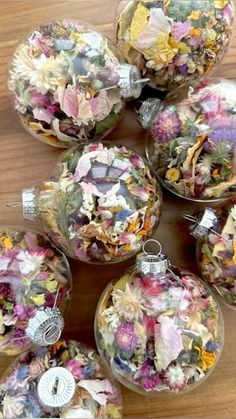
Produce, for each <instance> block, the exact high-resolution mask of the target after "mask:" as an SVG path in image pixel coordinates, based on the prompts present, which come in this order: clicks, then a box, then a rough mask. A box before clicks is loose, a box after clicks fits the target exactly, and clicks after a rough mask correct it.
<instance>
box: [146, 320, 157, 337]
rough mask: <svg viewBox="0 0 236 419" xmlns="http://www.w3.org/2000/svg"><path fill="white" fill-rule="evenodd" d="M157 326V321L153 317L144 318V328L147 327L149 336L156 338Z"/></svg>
mask: <svg viewBox="0 0 236 419" xmlns="http://www.w3.org/2000/svg"><path fill="white" fill-rule="evenodd" d="M155 324H156V319H155V318H154V317H151V316H144V318H143V326H144V327H145V329H146V331H147V333H148V335H149V336H154V326H155Z"/></svg>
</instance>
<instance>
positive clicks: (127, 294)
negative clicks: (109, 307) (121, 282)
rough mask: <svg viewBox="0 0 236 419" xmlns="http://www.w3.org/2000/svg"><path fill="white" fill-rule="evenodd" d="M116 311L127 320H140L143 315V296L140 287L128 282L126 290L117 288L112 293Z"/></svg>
mask: <svg viewBox="0 0 236 419" xmlns="http://www.w3.org/2000/svg"><path fill="white" fill-rule="evenodd" d="M112 299H113V304H114V312H116V313H117V315H119V316H121V317H124V318H125V319H126V320H130V321H131V320H138V319H139V318H142V317H143V311H142V309H143V303H144V300H143V297H142V292H141V290H139V289H138V288H134V287H131V286H130V285H129V284H126V287H125V289H124V290H119V289H117V290H115V291H113V293H112Z"/></svg>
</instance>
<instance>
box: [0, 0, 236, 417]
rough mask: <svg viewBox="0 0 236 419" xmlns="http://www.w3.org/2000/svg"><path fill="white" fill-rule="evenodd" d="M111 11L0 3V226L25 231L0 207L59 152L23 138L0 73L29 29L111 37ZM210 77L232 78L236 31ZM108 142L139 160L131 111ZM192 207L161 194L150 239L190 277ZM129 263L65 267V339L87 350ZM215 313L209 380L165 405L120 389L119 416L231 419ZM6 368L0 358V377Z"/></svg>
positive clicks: (232, 368) (53, 3) (235, 341)
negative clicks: (67, 27)
mask: <svg viewBox="0 0 236 419" xmlns="http://www.w3.org/2000/svg"><path fill="white" fill-rule="evenodd" d="M115 7H116V0H67V1H64V0H39V1H37V0H22V1H21V0H1V1H0V224H4V225H7V224H15V225H28V226H29V225H30V224H29V223H28V224H27V223H25V222H24V221H23V218H22V215H21V210H20V208H18V209H17V208H16V209H9V208H7V207H6V203H7V202H12V201H14V200H16V199H17V197H18V196H19V191H20V190H21V189H22V188H24V187H28V186H32V185H35V184H38V183H39V182H40V181H42V180H43V179H44V177H45V176H46V174H47V173H48V172H49V171H50V168H51V167H52V165H53V163H54V162H55V161H56V159H57V157H58V155H59V153H60V152H61V151H60V150H59V149H55V148H52V147H50V146H48V145H44V144H43V143H41V142H39V141H37V140H35V139H34V138H33V137H31V136H30V135H29V134H28V133H26V132H25V131H24V129H23V128H22V127H21V125H20V123H19V121H18V118H17V116H16V115H15V113H14V111H13V107H12V103H11V100H10V98H9V94H8V90H7V70H8V64H9V60H10V56H11V54H12V52H13V51H14V48H15V46H16V44H17V42H19V40H21V39H22V38H23V37H24V36H25V34H27V32H29V31H30V30H31V29H32V28H33V27H34V26H35V25H38V24H39V23H42V22H46V21H48V20H50V19H54V18H62V17H67V18H73V19H78V20H85V21H90V22H91V23H93V24H94V25H97V26H98V27H99V28H100V29H101V30H103V31H104V32H105V33H106V34H108V35H109V36H111V37H112V35H113V26H112V23H113V18H114V11H115ZM216 74H217V75H220V76H223V77H227V78H236V30H235V31H234V35H233V38H232V41H231V45H230V48H229V51H228V54H227V56H226V57H225V59H224V61H223V64H222V65H221V66H220V67H219V68H218V70H217V72H216ZM108 139H111V140H114V141H116V142H119V143H122V144H126V145H130V146H132V147H135V148H136V149H137V150H139V151H140V152H142V153H144V140H145V131H144V130H143V129H142V128H140V126H139V125H138V124H137V122H136V116H135V112H134V111H133V109H132V104H130V105H129V107H128V110H127V111H126V113H125V116H124V119H123V120H122V122H121V123H120V125H119V126H118V128H117V129H116V130H115V131H114V132H113V133H112V134H111V135H110V137H109V138H108ZM196 207H199V204H194V203H191V202H188V201H184V200H183V199H178V198H176V197H174V196H173V195H171V194H169V193H167V192H165V191H164V208H163V216H162V219H161V223H160V225H159V227H158V230H157V232H156V237H157V238H158V239H159V240H160V241H161V242H162V243H163V247H164V250H165V252H166V253H167V254H168V255H169V257H170V258H171V260H172V262H173V263H174V264H177V265H182V266H184V267H185V268H187V269H189V270H192V271H194V272H197V267H196V264H195V242H194V239H193V238H192V237H190V235H189V234H188V232H187V224H186V222H185V221H184V220H183V218H182V214H183V213H184V212H192V211H193V210H194V209H195V208H196ZM131 262H132V261H128V262H125V263H122V264H119V265H118V266H117V265H116V266H110V267H97V266H96V267H94V266H89V265H86V264H83V263H79V262H75V261H72V262H71V268H72V273H73V281H74V282H73V283H74V289H73V298H72V302H71V306H70V309H69V310H68V312H67V315H66V328H65V331H64V336H65V337H66V338H74V339H75V338H76V339H78V340H82V341H85V342H86V343H88V344H91V345H94V336H93V320H94V311H95V307H96V304H97V301H98V298H99V296H100V294H101V292H102V290H103V288H104V287H105V285H106V284H107V283H108V281H110V280H111V279H112V278H113V277H114V276H115V275H116V274H117V272H121V270H122V269H124V268H125V267H127V266H129V265H130V263H131ZM222 310H223V314H224V319H225V346H224V349H223V354H222V356H221V359H220V361H219V363H218V365H217V367H216V369H215V370H214V372H213V373H212V375H211V376H210V377H209V379H208V380H207V381H206V382H205V383H203V384H202V385H201V386H199V387H198V388H197V389H196V390H194V391H192V392H190V393H188V394H187V395H184V396H173V397H171V398H170V397H165V398H164V397H155V398H154V397H142V396H140V395H137V394H135V393H133V392H131V391H130V390H127V389H125V388H123V389H122V390H123V401H124V417H127V418H134V417H139V418H144V417H145V418H175V419H177V418H207V419H236V327H235V324H236V312H233V311H231V310H230V309H228V308H226V307H225V306H222ZM11 361H12V359H10V358H6V357H1V358H0V373H2V372H3V371H4V370H5V368H6V367H7V365H8V364H9V363H10V362H11Z"/></svg>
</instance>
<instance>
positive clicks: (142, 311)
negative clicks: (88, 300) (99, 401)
mask: <svg viewBox="0 0 236 419" xmlns="http://www.w3.org/2000/svg"><path fill="white" fill-rule="evenodd" d="M150 242H151V247H152V249H150V250H148V246H149V243H150ZM152 242H153V243H154V246H153V243H152ZM157 243H158V242H156V241H155V240H148V241H147V242H146V243H145V245H144V251H143V253H141V254H139V255H138V256H137V261H136V265H135V266H133V267H131V268H130V269H129V270H128V271H126V272H125V273H124V274H123V275H121V276H120V277H119V278H118V279H116V280H114V281H112V282H111V283H109V284H108V286H107V287H106V288H105V290H104V292H103V294H102V296H101V298H100V300H99V302H98V306H97V311H96V317H95V337H96V344H97V348H98V350H99V353H100V355H101V356H102V358H103V359H104V361H106V363H107V365H109V367H110V368H111V370H112V373H113V375H114V376H115V377H116V378H117V379H118V380H119V381H120V382H121V383H122V384H123V385H125V386H126V387H128V388H130V389H131V390H133V391H135V392H137V393H141V394H144V395H145V394H151V395H157V394H164V393H167V394H172V393H180V394H182V393H184V392H186V391H189V390H191V389H193V388H195V387H196V386H198V385H199V384H201V383H202V382H203V381H204V380H205V379H206V378H207V377H208V376H209V374H210V373H211V372H212V371H213V369H214V367H215V365H216V363H217V361H218V359H219V356H220V353H221V350H222V346H223V336H224V328H223V317H222V313H221V310H220V307H219V305H218V303H217V301H216V300H215V299H214V296H213V294H212V292H211V291H210V289H209V288H208V287H207V286H206V285H205V284H204V282H203V281H201V280H200V279H199V278H198V277H197V276H195V275H194V274H192V273H191V272H188V271H186V270H185V269H183V268H180V267H176V266H173V265H170V262H169V260H168V258H167V257H166V256H165V255H163V254H162V252H161V249H160V251H159V252H158V250H155V247H156V244H157Z"/></svg>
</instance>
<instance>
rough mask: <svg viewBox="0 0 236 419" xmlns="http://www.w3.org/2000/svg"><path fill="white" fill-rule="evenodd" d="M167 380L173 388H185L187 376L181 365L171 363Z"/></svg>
mask: <svg viewBox="0 0 236 419" xmlns="http://www.w3.org/2000/svg"><path fill="white" fill-rule="evenodd" d="M165 377H166V382H167V384H168V386H169V387H170V388H171V389H183V388H184V387H185V386H186V383H187V377H186V376H185V374H184V370H183V369H182V368H181V366H180V365H171V366H170V367H169V368H168V369H167V370H166V373H165Z"/></svg>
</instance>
